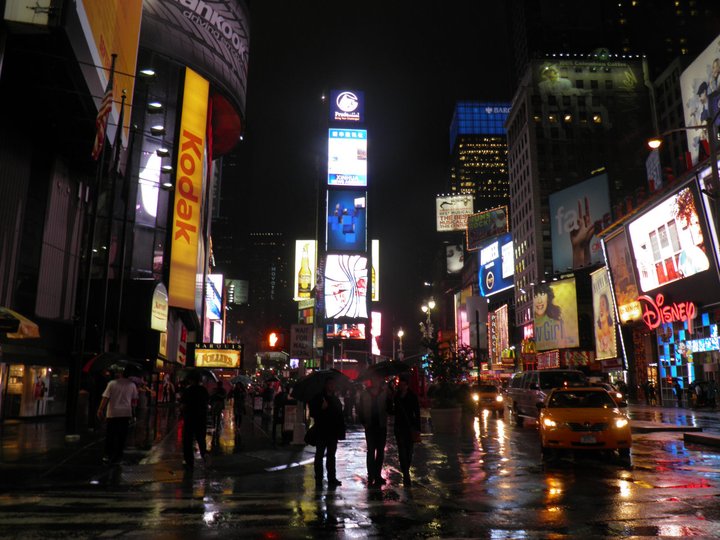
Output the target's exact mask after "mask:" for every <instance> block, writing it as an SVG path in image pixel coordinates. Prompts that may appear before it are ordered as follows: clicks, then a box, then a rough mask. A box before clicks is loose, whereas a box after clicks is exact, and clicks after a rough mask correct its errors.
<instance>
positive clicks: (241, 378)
mask: <svg viewBox="0 0 720 540" xmlns="http://www.w3.org/2000/svg"><path fill="white" fill-rule="evenodd" d="M230 382H231V383H232V384H237V383H240V384H244V385H245V386H247V385H249V384H252V379H251V378H250V377H248V376H247V375H235V376H234V377H233V378H232V379H230Z"/></svg>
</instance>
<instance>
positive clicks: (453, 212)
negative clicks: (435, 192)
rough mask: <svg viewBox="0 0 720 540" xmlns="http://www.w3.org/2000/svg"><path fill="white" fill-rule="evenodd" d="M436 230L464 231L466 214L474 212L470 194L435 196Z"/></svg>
mask: <svg viewBox="0 0 720 540" xmlns="http://www.w3.org/2000/svg"><path fill="white" fill-rule="evenodd" d="M435 209H436V214H435V215H436V218H437V231H438V232H447V231H464V230H465V229H466V228H467V219H468V216H470V215H472V213H473V212H474V202H473V198H472V197H471V196H470V195H441V196H438V197H436V198H435Z"/></svg>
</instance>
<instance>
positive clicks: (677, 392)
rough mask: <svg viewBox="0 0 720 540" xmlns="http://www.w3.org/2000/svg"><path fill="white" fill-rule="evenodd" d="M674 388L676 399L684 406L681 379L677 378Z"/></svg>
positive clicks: (679, 404)
mask: <svg viewBox="0 0 720 540" xmlns="http://www.w3.org/2000/svg"><path fill="white" fill-rule="evenodd" d="M673 388H674V390H675V399H677V406H678V407H682V406H683V403H682V386H680V381H679V380H675V384H674V385H673Z"/></svg>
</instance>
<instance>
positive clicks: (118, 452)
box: [105, 416, 130, 463]
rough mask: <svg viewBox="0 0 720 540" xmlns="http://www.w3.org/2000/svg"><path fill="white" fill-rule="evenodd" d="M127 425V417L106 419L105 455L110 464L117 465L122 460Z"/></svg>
mask: <svg viewBox="0 0 720 540" xmlns="http://www.w3.org/2000/svg"><path fill="white" fill-rule="evenodd" d="M129 425H130V417H129V416H121V417H119V418H108V419H107V434H106V437H105V455H106V456H107V457H108V458H109V459H110V461H111V462H112V463H119V462H120V460H122V457H123V451H124V450H125V441H126V440H127V434H128V426H129Z"/></svg>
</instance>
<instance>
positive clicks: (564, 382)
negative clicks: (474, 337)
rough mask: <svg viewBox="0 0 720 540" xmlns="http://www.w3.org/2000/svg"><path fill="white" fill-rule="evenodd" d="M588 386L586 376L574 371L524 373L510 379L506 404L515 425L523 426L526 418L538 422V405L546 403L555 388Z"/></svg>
mask: <svg viewBox="0 0 720 540" xmlns="http://www.w3.org/2000/svg"><path fill="white" fill-rule="evenodd" d="M587 385H588V381H587V378H586V377H585V374H584V373H583V372H582V371H577V370H574V369H543V370H537V371H522V372H520V373H515V374H514V375H513V376H512V379H510V384H509V385H508V388H507V399H506V400H505V403H506V405H507V406H508V408H509V409H510V413H511V414H512V418H513V420H514V421H515V424H516V425H518V426H522V425H523V422H524V418H532V419H535V420H537V418H538V416H539V415H540V409H539V408H538V404H540V403H544V402H545V398H546V397H547V395H548V394H549V393H550V390H552V389H553V388H562V387H565V386H587Z"/></svg>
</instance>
